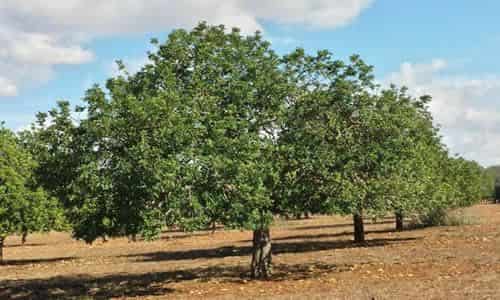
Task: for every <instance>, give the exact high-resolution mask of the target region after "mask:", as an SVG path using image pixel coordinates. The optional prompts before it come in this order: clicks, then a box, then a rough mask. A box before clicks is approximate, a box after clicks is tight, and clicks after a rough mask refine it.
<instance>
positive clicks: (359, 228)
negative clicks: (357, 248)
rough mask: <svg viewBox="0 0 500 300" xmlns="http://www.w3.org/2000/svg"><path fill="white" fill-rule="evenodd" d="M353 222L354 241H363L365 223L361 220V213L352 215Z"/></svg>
mask: <svg viewBox="0 0 500 300" xmlns="http://www.w3.org/2000/svg"><path fill="white" fill-rule="evenodd" d="M353 222H354V242H356V243H364V242H365V224H364V221H363V215H362V214H360V213H358V214H354V215H353Z"/></svg>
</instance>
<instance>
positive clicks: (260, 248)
mask: <svg viewBox="0 0 500 300" xmlns="http://www.w3.org/2000/svg"><path fill="white" fill-rule="evenodd" d="M251 270H252V277H253V278H269V276H271V271H272V270H271V235H270V233H269V229H268V228H267V229H260V230H254V232H253V254H252V264H251Z"/></svg>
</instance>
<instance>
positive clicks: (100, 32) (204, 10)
mask: <svg viewBox="0 0 500 300" xmlns="http://www.w3.org/2000/svg"><path fill="white" fill-rule="evenodd" d="M373 1H374V0H288V1H268V0H266V1H264V0H183V1H174V0H143V1H139V0H107V1H101V0H65V1H62V0H52V1H39V0H23V1H19V0H0V28H1V29H0V45H2V47H1V49H0V77H4V80H8V82H9V86H11V85H12V84H13V85H14V88H15V89H19V87H20V86H23V85H25V84H26V82H30V81H31V80H35V81H37V82H43V81H45V80H48V79H50V77H51V75H52V74H53V67H54V66H55V65H60V64H81V63H85V62H88V61H90V60H91V59H92V58H93V54H92V53H91V52H90V51H89V50H87V49H85V48H84V47H83V46H82V44H84V43H85V41H89V40H91V39H92V38H95V37H99V36H101V37H102V36H110V35H117V34H129V33H141V32H148V31H164V30H169V29H171V28H174V27H192V26H193V25H195V24H196V23H198V22H199V21H201V20H205V21H207V22H209V23H212V24H226V25H227V26H237V27H240V28H241V29H242V30H243V32H245V33H249V32H254V31H255V30H261V31H262V29H263V27H262V22H264V21H265V22H274V23H278V24H291V25H305V26H310V27H321V28H334V27H337V26H342V25H345V24H347V23H349V22H351V21H352V20H353V19H354V18H356V17H357V16H358V15H359V14H360V13H361V12H362V11H363V10H364V9H365V8H367V7H368V6H369V5H370V4H371V3H372V2H373ZM4 85H5V84H4ZM10 89H12V88H10ZM4 93H5V92H4ZM11 93H12V92H9V94H11ZM0 96H1V94H0Z"/></svg>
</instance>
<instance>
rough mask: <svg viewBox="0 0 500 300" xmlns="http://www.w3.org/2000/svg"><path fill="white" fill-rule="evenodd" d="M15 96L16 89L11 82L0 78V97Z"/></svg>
mask: <svg viewBox="0 0 500 300" xmlns="http://www.w3.org/2000/svg"><path fill="white" fill-rule="evenodd" d="M16 95H17V87H16V85H15V84H14V82H12V81H11V80H9V79H7V78H3V77H0V97H9V96H16Z"/></svg>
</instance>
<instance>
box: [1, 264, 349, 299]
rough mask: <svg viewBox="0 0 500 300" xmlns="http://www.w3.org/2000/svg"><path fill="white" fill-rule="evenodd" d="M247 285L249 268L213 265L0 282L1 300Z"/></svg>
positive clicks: (283, 270)
mask: <svg viewBox="0 0 500 300" xmlns="http://www.w3.org/2000/svg"><path fill="white" fill-rule="evenodd" d="M351 268H352V265H340V266H339V265H335V264H326V263H314V264H296V265H285V264H277V265H274V266H273V274H272V276H271V277H270V278H269V279H268V280H269V281H284V280H302V279H307V278H312V277H316V276H319V275H321V274H324V273H340V272H345V271H349V270H351ZM214 279H215V280H217V282H225V283H235V284H244V283H245V282H247V281H248V280H249V279H250V277H249V273H248V268H247V267H246V266H211V267H200V268H193V269H187V270H176V271H167V272H155V273H145V274H115V275H107V276H102V277H92V276H89V275H83V276H57V277H53V278H49V279H30V280H7V281H3V282H1V283H0V299H21V300H24V299H69V298H80V297H91V298H92V299H108V298H122V297H151V296H162V295H167V294H172V293H174V292H175V289H173V288H171V287H169V284H173V283H179V282H184V281H192V280H197V281H199V282H209V281H211V280H214Z"/></svg>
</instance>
